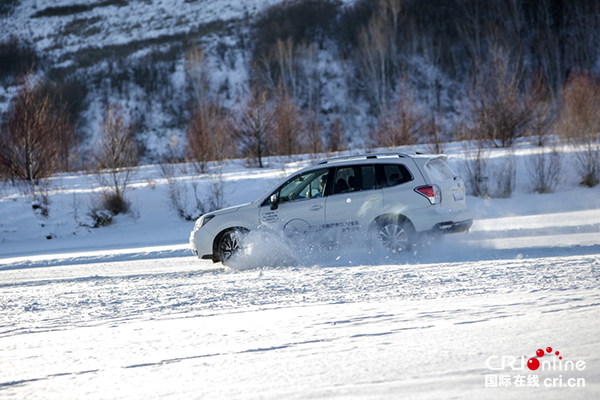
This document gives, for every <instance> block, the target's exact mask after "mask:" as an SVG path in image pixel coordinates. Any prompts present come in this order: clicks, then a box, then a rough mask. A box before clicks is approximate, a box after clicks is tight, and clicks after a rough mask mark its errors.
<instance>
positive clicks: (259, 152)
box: [230, 81, 274, 168]
mask: <svg viewBox="0 0 600 400" xmlns="http://www.w3.org/2000/svg"><path fill="white" fill-rule="evenodd" d="M273 119H274V113H273V109H272V108H271V107H270V105H269V103H268V101H267V91H266V90H265V88H263V87H261V86H260V85H259V84H258V83H257V82H256V81H253V82H252V84H251V87H250V93H249V94H248V99H247V101H246V104H244V105H243V108H242V109H241V110H240V111H239V113H238V114H236V115H235V116H234V117H233V120H232V123H231V124H230V129H231V132H232V134H233V136H234V137H235V138H236V139H237V141H238V145H239V149H240V151H241V152H242V154H243V155H244V156H245V157H248V159H251V160H254V161H255V162H256V163H257V164H258V166H259V167H260V168H262V167H263V157H265V156H268V155H269V154H271V150H272V147H273V125H274V122H273Z"/></svg>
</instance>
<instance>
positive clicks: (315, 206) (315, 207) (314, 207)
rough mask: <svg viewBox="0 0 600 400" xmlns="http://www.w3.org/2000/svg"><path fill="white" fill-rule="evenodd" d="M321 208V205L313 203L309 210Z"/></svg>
mask: <svg viewBox="0 0 600 400" xmlns="http://www.w3.org/2000/svg"><path fill="white" fill-rule="evenodd" d="M321 208H323V206H322V205H320V204H315V205H314V206H310V208H309V210H311V211H317V210H320V209H321Z"/></svg>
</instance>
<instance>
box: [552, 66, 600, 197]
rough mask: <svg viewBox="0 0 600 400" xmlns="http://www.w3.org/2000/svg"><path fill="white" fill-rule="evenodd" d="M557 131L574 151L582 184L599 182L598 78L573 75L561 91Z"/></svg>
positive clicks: (599, 86) (599, 101)
mask: <svg viewBox="0 0 600 400" xmlns="http://www.w3.org/2000/svg"><path fill="white" fill-rule="evenodd" d="M562 93H563V95H562V108H561V110H560V115H559V121H558V124H557V129H558V132H559V133H560V134H561V135H563V137H565V138H566V139H567V141H568V142H569V143H570V144H571V145H573V146H574V147H575V148H576V150H577V152H576V155H577V161H578V163H579V167H580V172H581V177H582V181H581V183H582V184H583V185H585V186H589V187H593V186H596V185H597V184H598V183H600V79H598V78H597V77H595V76H593V75H591V74H590V73H577V74H573V75H572V76H571V77H570V78H569V80H568V81H567V83H566V84H565V86H564V88H563V92H562Z"/></svg>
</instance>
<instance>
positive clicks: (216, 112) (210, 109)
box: [187, 101, 230, 172]
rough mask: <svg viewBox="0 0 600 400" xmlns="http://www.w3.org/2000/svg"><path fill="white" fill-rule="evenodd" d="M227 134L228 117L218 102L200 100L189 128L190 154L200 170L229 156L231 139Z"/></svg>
mask: <svg viewBox="0 0 600 400" xmlns="http://www.w3.org/2000/svg"><path fill="white" fill-rule="evenodd" d="M225 135H226V118H225V114H224V112H223V110H222V109H221V107H220V106H219V105H218V104H214V103H210V102H208V101H202V102H200V103H199V104H198V105H197V107H196V108H195V109H194V111H193V113H192V118H191V120H190V124H189V125H188V129H187V140H188V146H189V156H190V158H191V159H192V160H193V161H195V162H196V163H197V166H198V168H199V172H205V169H206V164H207V163H208V162H209V161H213V160H222V159H224V158H226V157H227V155H228V153H229V151H228V148H229V147H230V146H229V141H228V140H227V139H226V137H225Z"/></svg>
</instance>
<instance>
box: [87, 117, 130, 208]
mask: <svg viewBox="0 0 600 400" xmlns="http://www.w3.org/2000/svg"><path fill="white" fill-rule="evenodd" d="M100 129H101V132H102V138H101V139H100V141H99V143H98V145H97V147H96V153H95V155H96V165H97V169H98V170H97V173H96V177H97V179H98V182H99V183H100V185H101V186H102V187H103V190H104V199H103V201H104V204H103V205H104V206H105V208H106V209H108V210H109V211H111V212H112V213H113V214H114V215H116V214H119V213H122V212H127V211H128V209H129V206H128V203H127V201H126V200H125V197H124V194H125V190H126V189H127V186H128V185H129V182H130V181H131V179H132V177H133V173H134V170H133V167H134V166H135V165H137V162H138V149H137V146H136V143H135V141H134V140H133V138H132V136H131V128H130V125H126V120H125V115H124V113H123V110H122V109H121V108H120V107H119V106H116V105H109V106H108V107H107V109H106V111H105V115H104V120H103V121H102V123H101V124H100Z"/></svg>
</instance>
